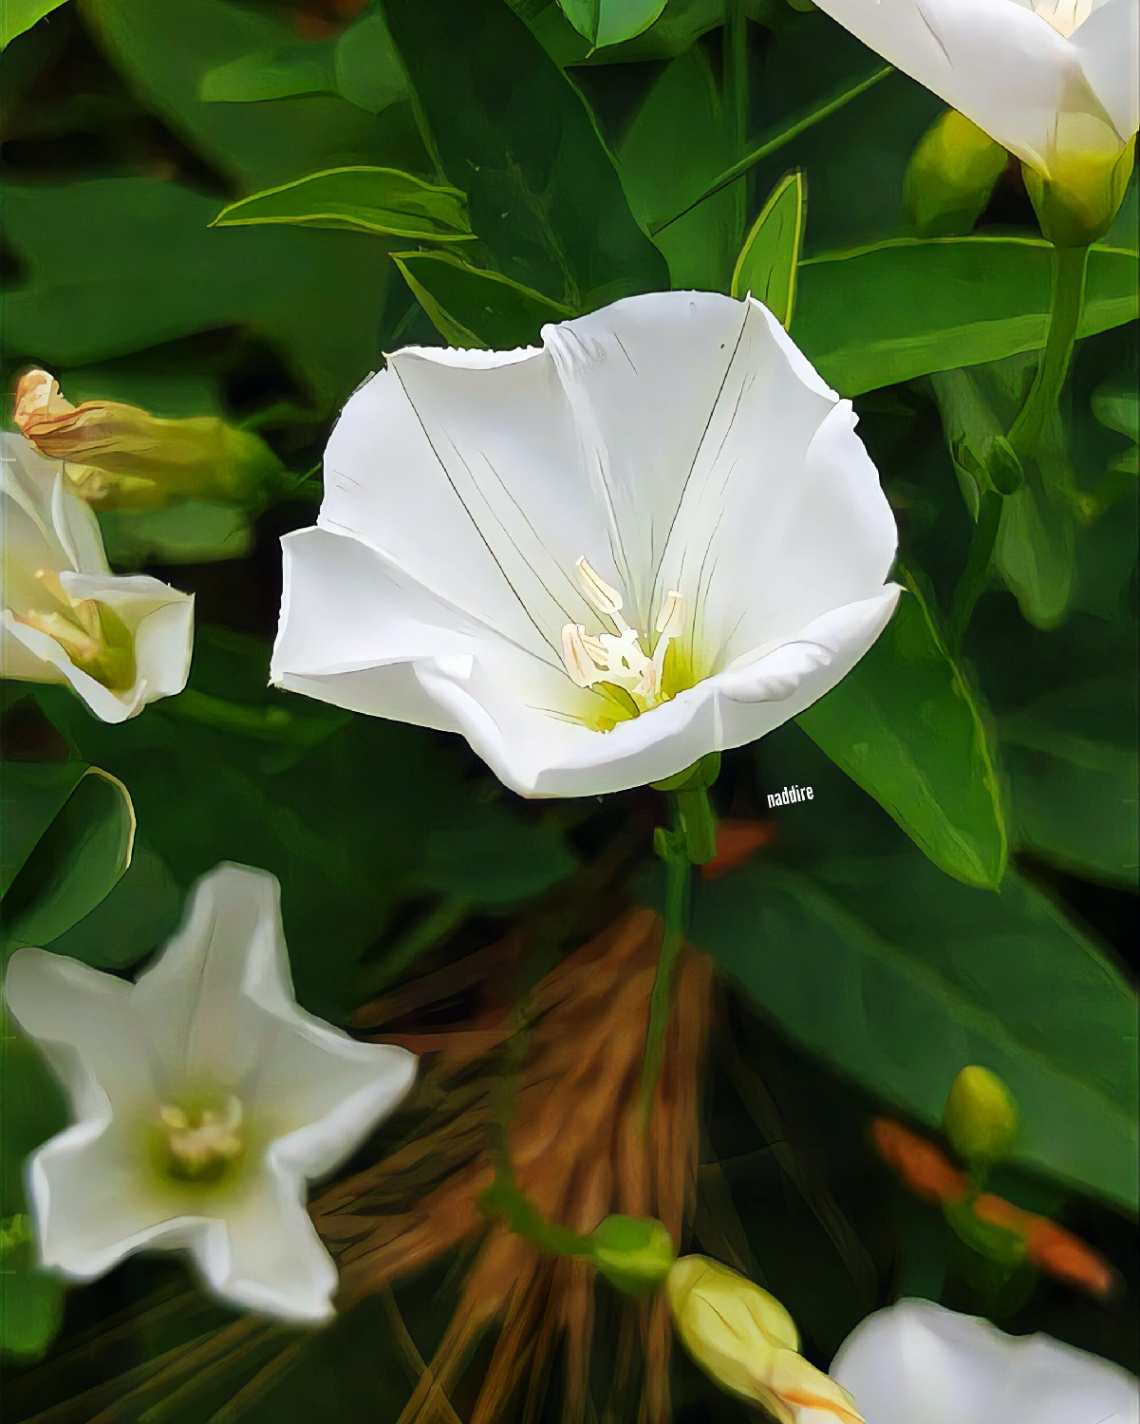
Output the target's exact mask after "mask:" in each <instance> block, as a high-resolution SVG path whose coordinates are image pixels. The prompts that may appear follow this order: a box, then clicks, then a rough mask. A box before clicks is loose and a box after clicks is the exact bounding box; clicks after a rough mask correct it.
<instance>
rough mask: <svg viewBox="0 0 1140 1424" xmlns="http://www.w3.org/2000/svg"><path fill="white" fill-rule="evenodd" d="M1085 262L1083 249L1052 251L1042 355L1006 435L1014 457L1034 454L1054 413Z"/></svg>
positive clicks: (1078, 312) (1073, 339)
mask: <svg viewBox="0 0 1140 1424" xmlns="http://www.w3.org/2000/svg"><path fill="white" fill-rule="evenodd" d="M1088 262H1089V249H1088V248H1087V247H1054V248H1053V300H1052V309H1051V312H1050V316H1049V335H1048V336H1047V337H1046V340H1045V352H1044V354H1043V356H1042V357H1041V364H1040V365H1039V366H1038V367H1037V374H1036V376H1035V377H1034V378H1033V385H1032V386H1031V387H1030V390H1029V395H1028V396H1027V397H1026V400H1025V404H1024V405H1023V406H1022V408H1021V412H1020V414H1019V415H1018V417H1017V419H1016V420H1015V421H1014V423H1013V427H1012V429H1011V430H1010V432H1009V443H1010V444H1011V445H1012V446H1013V448H1014V450H1015V451H1016V452H1017V454H1018V455H1022V456H1024V455H1031V454H1032V453H1033V451H1034V450H1036V448H1037V446H1038V445H1039V444H1040V441H1041V435H1042V432H1043V431H1044V429H1045V425H1046V422H1047V421H1048V419H1049V417H1050V416H1051V415H1052V414H1053V412H1054V411H1055V410H1056V409H1057V402H1058V401H1059V400H1060V397H1061V391H1062V390H1063V389H1064V385H1065V377H1066V376H1067V375H1068V373H1069V363H1070V361H1071V360H1072V356H1073V346H1074V344H1075V342H1076V339H1077V331H1078V329H1079V327H1080V323H1081V311H1082V309H1083V307H1084V297H1085V275H1086V273H1087V271H1088Z"/></svg>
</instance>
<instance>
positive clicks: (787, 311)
mask: <svg viewBox="0 0 1140 1424" xmlns="http://www.w3.org/2000/svg"><path fill="white" fill-rule="evenodd" d="M806 220H807V179H806V178H805V176H804V173H803V170H802V169H800V168H797V169H796V170H795V171H794V172H792V173H786V174H785V175H784V176H783V178H781V179H780V181H779V182H778V183H777V184H776V186H775V187H774V188H773V189H772V191H771V193H770V194H769V195H768V201H767V202H766V203H765V204H764V206H763V207H762V208H761V209H760V216H759V217H758V218H757V219H756V221H755V222H754V223H753V224H752V230H751V232H749V234H748V236H747V237H746V238H745V239H744V246H743V247H742V248H741V249H740V256H739V257H738V258H737V259H736V267H735V268H734V269H733V273H732V295H733V296H734V297H744V296H748V295H749V294H751V295H752V296H754V297H755V298H756V300H757V301H758V302H763V303H764V305H765V306H766V307H767V308H768V310H769V311H770V312H771V313H772V315H773V316H774V317H776V318H777V320H778V321H779V322H780V323H781V324H782V325H783V327H784V330H785V331H787V330H788V329H789V328H790V327H791V324H792V312H793V311H794V309H795V304H796V273H797V271H798V269H799V262H800V254H801V252H802V250H803V243H804V224H805V222H806Z"/></svg>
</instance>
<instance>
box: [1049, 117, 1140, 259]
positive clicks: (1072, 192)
mask: <svg viewBox="0 0 1140 1424" xmlns="http://www.w3.org/2000/svg"><path fill="white" fill-rule="evenodd" d="M1065 117H1066V116H1064V115H1062V116H1061V122H1062V123H1064V121H1065ZM1068 119H1069V128H1070V129H1071V128H1072V127H1073V125H1074V124H1076V123H1077V122H1078V121H1079V123H1080V127H1079V128H1078V129H1076V130H1075V131H1073V132H1070V133H1068V134H1067V137H1068V139H1069V142H1067V143H1065V144H1064V145H1062V144H1061V143H1060V142H1058V145H1057V148H1056V151H1055V152H1054V153H1053V154H1052V155H1051V156H1050V160H1049V172H1048V173H1041V172H1039V171H1038V170H1037V169H1036V168H1032V167H1030V165H1029V164H1028V163H1023V164H1022V165H1021V171H1022V173H1023V174H1024V175H1025V188H1026V191H1027V192H1028V194H1029V197H1030V199H1031V200H1032V203H1033V207H1034V210H1035V211H1036V213H1037V221H1038V222H1039V223H1040V224H1041V231H1042V233H1043V234H1044V235H1045V237H1047V238H1048V239H1049V241H1050V242H1051V243H1052V244H1053V245H1054V246H1055V247H1087V246H1088V245H1089V243H1091V242H1095V241H1096V239H1097V238H1098V237H1103V236H1104V234H1105V233H1106V232H1107V231H1108V229H1109V228H1110V227H1111V226H1112V223H1113V220H1114V219H1115V217H1116V215H1117V213H1118V212H1119V211H1120V205H1121V203H1123V201H1124V194H1125V190H1126V189H1127V187H1128V180H1129V179H1130V178H1131V177H1132V167H1133V164H1134V162H1135V159H1136V139H1135V137H1133V138H1132V139H1131V140H1129V142H1128V143H1127V144H1125V145H1122V144H1121V143H1120V140H1119V139H1118V138H1117V137H1116V135H1115V133H1114V131H1113V130H1112V129H1111V128H1109V126H1108V125H1107V124H1105V123H1104V122H1103V121H1102V120H1100V119H1097V118H1094V116H1093V115H1091V114H1074V115H1069V116H1068ZM1062 136H1064V135H1062Z"/></svg>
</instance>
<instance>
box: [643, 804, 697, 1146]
mask: <svg viewBox="0 0 1140 1424" xmlns="http://www.w3.org/2000/svg"><path fill="white" fill-rule="evenodd" d="M684 794H686V793H677V792H674V793H672V799H673V826H674V829H673V830H672V831H659V832H658V833H657V837H656V841H655V844H656V846H657V853H658V855H660V856H661V858H662V860H664V862H665V931H664V934H663V935H662V937H661V954H660V956H659V958H658V960H657V977H656V978H655V979H654V981H653V993H652V996H651V997H650V1000H649V1028H648V1031H647V1033H646V1037H645V1061H644V1063H643V1065H642V1071H641V1106H642V1111H643V1112H644V1114H645V1115H646V1117H647V1118H648V1114H649V1109H650V1106H651V1105H652V1103H653V1094H654V1092H655V1090H656V1088H657V1079H658V1077H659V1075H660V1073H661V1060H662V1057H663V1056H664V1052H665V1032H666V1030H667V1029H668V1027H669V1019H670V1018H671V1016H672V1012H673V978H674V973H675V971H676V968H677V960H678V958H679V957H680V954H681V946H682V945H683V944H684V943H685V935H686V933H687V932H688V928H689V891H690V887H691V885H692V862H691V861H690V859H689V853H688V849H687V839H686V831H685V820H684V811H683V809H682V804H681V797H682V795H684ZM700 794H701V795H706V799H707V794H706V793H704V792H702V793H700Z"/></svg>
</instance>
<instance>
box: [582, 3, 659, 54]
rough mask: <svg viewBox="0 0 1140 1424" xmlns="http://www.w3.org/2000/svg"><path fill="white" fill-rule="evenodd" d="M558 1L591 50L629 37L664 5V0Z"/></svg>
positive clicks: (637, 31) (619, 42)
mask: <svg viewBox="0 0 1140 1424" xmlns="http://www.w3.org/2000/svg"><path fill="white" fill-rule="evenodd" d="M558 4H559V7H560V8H561V10H562V13H563V14H564V15H565V16H566V18H567V19H568V20H569V21H570V23H571V24H572V25H573V26H574V28H575V29H576V30H577V31H578V33H579V34H580V35H582V36H584V37H585V38H586V39H588V40H589V41H590V43H591V44H592V45H593V46H594V48H595V49H602V48H603V47H604V46H605V45H615V44H621V43H622V41H623V40H631V39H633V38H634V37H635V36H636V35H639V34H641V32H642V31H643V30H647V29H648V28H649V26H650V25H651V24H652V23H653V22H654V20H656V19H657V17H658V15H660V13H661V11H662V10H664V8H665V0H558Z"/></svg>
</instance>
